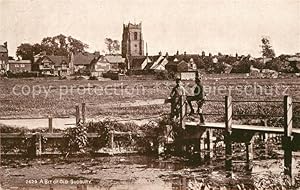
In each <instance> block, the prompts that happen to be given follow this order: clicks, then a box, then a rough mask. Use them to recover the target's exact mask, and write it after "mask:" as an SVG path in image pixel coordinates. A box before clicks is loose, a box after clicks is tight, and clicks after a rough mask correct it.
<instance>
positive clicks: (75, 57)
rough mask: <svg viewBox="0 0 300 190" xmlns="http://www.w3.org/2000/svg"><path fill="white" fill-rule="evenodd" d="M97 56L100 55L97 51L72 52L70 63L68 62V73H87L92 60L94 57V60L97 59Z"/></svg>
mask: <svg viewBox="0 0 300 190" xmlns="http://www.w3.org/2000/svg"><path fill="white" fill-rule="evenodd" d="M99 57H100V53H99V52H95V53H89V52H84V53H82V52H79V53H76V54H74V53H72V54H71V59H70V63H69V67H70V73H71V74H76V73H77V74H86V75H89V74H90V73H89V72H90V70H91V68H90V66H91V63H92V61H94V60H95V59H96V60H97V59H99Z"/></svg>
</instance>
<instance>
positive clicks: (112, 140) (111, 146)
mask: <svg viewBox="0 0 300 190" xmlns="http://www.w3.org/2000/svg"><path fill="white" fill-rule="evenodd" d="M110 148H111V149H114V130H112V131H110Z"/></svg>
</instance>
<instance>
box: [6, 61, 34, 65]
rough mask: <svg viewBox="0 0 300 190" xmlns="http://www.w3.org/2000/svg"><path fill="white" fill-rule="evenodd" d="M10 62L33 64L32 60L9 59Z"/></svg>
mask: <svg viewBox="0 0 300 190" xmlns="http://www.w3.org/2000/svg"><path fill="white" fill-rule="evenodd" d="M8 64H31V61H30V60H8Z"/></svg>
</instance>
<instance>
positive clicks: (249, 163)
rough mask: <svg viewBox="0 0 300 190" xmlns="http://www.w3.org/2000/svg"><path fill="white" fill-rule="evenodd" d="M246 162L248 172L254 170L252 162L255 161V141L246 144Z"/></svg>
mask: <svg viewBox="0 0 300 190" xmlns="http://www.w3.org/2000/svg"><path fill="white" fill-rule="evenodd" d="M245 144H246V162H247V170H248V171H250V170H252V161H253V158H254V156H253V140H252V139H251V140H250V141H249V142H246V143H245Z"/></svg>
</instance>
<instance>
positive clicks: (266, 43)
mask: <svg viewBox="0 0 300 190" xmlns="http://www.w3.org/2000/svg"><path fill="white" fill-rule="evenodd" d="M261 42H262V45H261V47H262V56H263V57H265V58H274V57H275V52H274V50H273V49H272V46H271V44H270V40H269V38H268V37H263V38H262V39H261Z"/></svg>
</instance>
